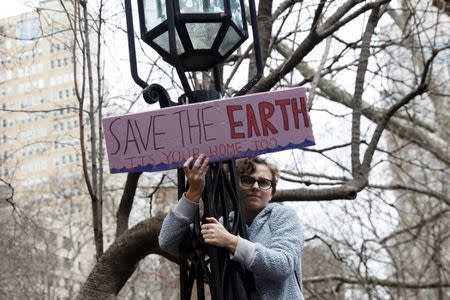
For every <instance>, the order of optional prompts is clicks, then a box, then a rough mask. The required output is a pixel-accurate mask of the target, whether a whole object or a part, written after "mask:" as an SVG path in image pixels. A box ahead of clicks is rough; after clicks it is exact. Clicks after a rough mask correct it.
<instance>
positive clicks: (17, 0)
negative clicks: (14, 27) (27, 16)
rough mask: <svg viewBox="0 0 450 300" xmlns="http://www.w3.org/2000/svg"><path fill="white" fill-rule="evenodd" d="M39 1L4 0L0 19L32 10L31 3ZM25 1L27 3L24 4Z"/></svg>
mask: <svg viewBox="0 0 450 300" xmlns="http://www.w3.org/2000/svg"><path fill="white" fill-rule="evenodd" d="M37 2H38V1H30V0H8V1H3V3H2V9H1V10H0V19H3V18H7V17H11V16H15V15H20V14H21V13H24V12H27V11H30V10H31V7H30V6H31V5H32V4H33V3H37ZM24 3H25V4H24Z"/></svg>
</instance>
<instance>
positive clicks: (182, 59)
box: [137, 0, 248, 71]
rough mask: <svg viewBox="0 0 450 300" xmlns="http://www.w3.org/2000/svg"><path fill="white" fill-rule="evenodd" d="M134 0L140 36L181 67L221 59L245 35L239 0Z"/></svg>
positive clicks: (196, 68) (207, 65) (196, 67)
mask: <svg viewBox="0 0 450 300" xmlns="http://www.w3.org/2000/svg"><path fill="white" fill-rule="evenodd" d="M137 2H138V10H139V22H140V28H141V38H142V40H143V41H144V42H146V43H147V44H148V45H150V46H151V47H152V48H153V49H155V50H156V51H157V52H158V53H159V54H160V55H161V57H162V58H163V59H164V60H165V61H167V62H168V63H169V64H171V65H173V66H175V67H177V64H178V63H179V64H181V67H182V69H183V70H184V71H205V70H208V69H210V68H212V67H214V66H216V65H217V64H219V63H222V62H223V61H224V60H225V59H226V58H227V57H228V56H230V55H231V53H233V51H234V50H236V49H237V48H238V47H239V46H240V45H241V44H242V43H243V42H244V41H245V40H246V39H247V37H248V32H247V23H246V22H245V21H244V20H245V10H244V2H243V0H138V1H137ZM172 31H173V32H172ZM171 39H173V43H171V42H170V40H171ZM171 45H173V47H172V48H173V49H172V48H171Z"/></svg>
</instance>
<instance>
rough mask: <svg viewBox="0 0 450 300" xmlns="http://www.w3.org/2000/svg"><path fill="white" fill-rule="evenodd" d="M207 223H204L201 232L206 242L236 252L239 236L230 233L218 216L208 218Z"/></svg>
mask: <svg viewBox="0 0 450 300" xmlns="http://www.w3.org/2000/svg"><path fill="white" fill-rule="evenodd" d="M206 221H208V223H207V224H203V225H202V231H201V234H202V236H203V240H204V241H205V243H206V244H209V245H213V246H216V247H222V248H227V249H228V250H230V251H231V253H233V254H234V252H235V251H236V245H237V241H238V237H237V236H235V235H233V234H231V233H229V232H228V231H227V230H226V229H225V227H223V225H222V224H221V223H220V222H219V221H217V219H216V218H211V217H210V218H206Z"/></svg>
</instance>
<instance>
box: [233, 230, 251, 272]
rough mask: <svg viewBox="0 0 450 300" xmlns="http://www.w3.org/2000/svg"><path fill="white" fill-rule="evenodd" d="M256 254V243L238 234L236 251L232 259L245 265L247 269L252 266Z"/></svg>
mask: <svg viewBox="0 0 450 300" xmlns="http://www.w3.org/2000/svg"><path fill="white" fill-rule="evenodd" d="M255 256H256V244H255V243H252V242H250V241H249V240H246V239H243V238H241V237H240V236H238V242H237V245H236V251H235V252H234V255H233V256H232V257H231V259H233V260H236V261H238V262H240V263H241V264H243V265H244V267H245V268H246V269H248V268H250V266H251V265H252V264H253V260H254V259H255Z"/></svg>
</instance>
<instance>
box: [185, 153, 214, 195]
mask: <svg viewBox="0 0 450 300" xmlns="http://www.w3.org/2000/svg"><path fill="white" fill-rule="evenodd" d="M193 160H194V157H193V156H191V157H189V158H188V159H187V160H186V162H185V163H184V164H183V170H184V174H185V175H186V178H187V181H188V182H189V188H188V190H187V192H186V197H187V198H188V199H189V200H191V201H193V202H196V203H198V201H199V200H200V197H201V196H202V192H203V189H204V188H205V174H206V171H208V167H209V158H207V157H206V156H205V155H204V154H200V155H199V156H198V158H197V159H196V160H195V162H194V163H193V164H192V161H193ZM191 164H192V167H191Z"/></svg>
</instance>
